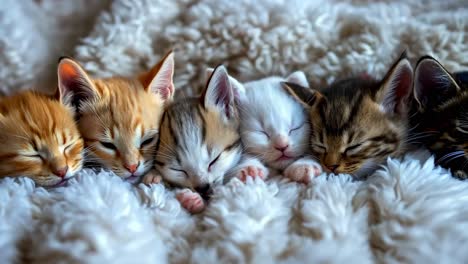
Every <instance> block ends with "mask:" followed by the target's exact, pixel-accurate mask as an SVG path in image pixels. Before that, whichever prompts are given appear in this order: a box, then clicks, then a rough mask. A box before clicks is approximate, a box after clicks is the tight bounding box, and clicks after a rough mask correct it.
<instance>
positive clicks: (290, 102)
mask: <svg viewBox="0 0 468 264" xmlns="http://www.w3.org/2000/svg"><path fill="white" fill-rule="evenodd" d="M230 80H231V83H232V84H233V86H234V87H235V89H236V90H237V91H239V93H240V100H239V104H238V105H239V109H240V116H241V123H240V132H241V137H242V143H243V145H244V147H245V150H246V151H247V153H249V154H250V155H252V156H255V157H259V158H260V160H261V161H262V162H263V163H265V164H266V165H267V166H268V167H270V168H273V169H277V170H280V171H283V173H284V175H285V176H286V177H288V178H290V179H292V180H294V181H298V182H304V183H307V182H309V181H310V178H311V177H314V176H317V175H319V174H320V173H321V172H322V170H321V167H320V164H318V163H317V162H315V161H314V159H312V158H311V157H304V154H305V153H306V151H307V150H308V148H307V140H308V136H309V129H310V127H309V122H308V120H307V114H306V112H305V109H304V107H303V106H302V105H301V104H300V103H298V102H297V101H296V100H294V98H293V97H292V96H290V95H289V94H288V93H287V92H286V91H285V89H284V88H283V87H282V85H281V83H282V82H289V83H295V84H298V85H302V86H304V87H308V86H309V84H308V82H307V79H306V77H305V75H304V73H303V72H300V71H298V72H294V73H292V74H291V75H289V76H288V77H287V78H286V79H285V78H281V77H268V78H264V79H261V80H257V81H252V82H247V83H245V84H244V85H242V84H240V83H239V82H238V81H237V80H235V79H234V78H233V77H230ZM255 168H257V170H256V169H255ZM258 169H260V171H258ZM238 173H240V178H241V179H245V177H246V176H251V177H256V176H259V175H258V174H259V173H261V175H260V177H261V178H263V179H264V178H266V176H267V175H268V169H267V168H262V166H261V164H259V163H258V161H257V160H256V159H250V160H249V162H245V163H244V164H243V167H241V168H240V171H239V172H238Z"/></svg>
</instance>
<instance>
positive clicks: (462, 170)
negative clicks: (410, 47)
mask: <svg viewBox="0 0 468 264" xmlns="http://www.w3.org/2000/svg"><path fill="white" fill-rule="evenodd" d="M467 76H468V73H466V72H465V73H457V74H454V75H452V74H450V73H449V72H448V71H447V70H446V69H445V68H444V67H443V66H442V65H441V64H440V63H439V62H438V61H437V60H435V59H434V58H432V57H430V56H424V57H422V58H421V59H420V60H419V61H418V63H417V64H416V69H415V75H414V98H415V102H416V106H417V108H418V109H417V111H416V114H415V115H413V118H411V121H412V126H413V127H414V131H412V135H411V138H413V139H415V140H418V141H419V142H421V143H423V144H424V145H425V146H426V147H427V148H429V149H430V150H431V151H432V152H433V153H435V154H436V158H437V160H436V161H437V162H438V163H439V164H441V165H442V166H444V167H447V168H450V169H451V170H452V172H453V173H454V175H455V176H456V177H458V178H461V179H466V178H468V115H467V113H466V110H465V109H468V89H467V88H468V80H467V79H466V77H467ZM463 78H464V79H463Z"/></svg>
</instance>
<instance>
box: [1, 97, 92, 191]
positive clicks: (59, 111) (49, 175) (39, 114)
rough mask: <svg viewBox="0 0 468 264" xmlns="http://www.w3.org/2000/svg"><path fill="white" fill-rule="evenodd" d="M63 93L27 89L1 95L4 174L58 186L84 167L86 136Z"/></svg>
mask: <svg viewBox="0 0 468 264" xmlns="http://www.w3.org/2000/svg"><path fill="white" fill-rule="evenodd" d="M59 97H60V94H59V93H57V98H52V97H48V96H46V95H42V94H39V93H36V92H33V91H27V92H22V93H20V94H17V95H13V96H11V97H4V98H2V99H0V146H1V148H0V177H6V176H11V177H17V176H27V177H30V178H31V179H33V180H34V181H35V182H36V184H38V185H42V186H55V185H59V184H61V183H63V182H65V181H66V180H67V179H69V178H71V177H72V176H73V175H74V174H75V173H76V172H77V171H79V170H80V169H81V167H82V163H83V155H82V151H83V140H82V139H81V137H80V134H79V132H78V129H77V127H76V124H75V121H74V120H73V111H72V109H70V108H69V107H67V106H65V105H63V104H62V103H61V102H60V100H58V98H59Z"/></svg>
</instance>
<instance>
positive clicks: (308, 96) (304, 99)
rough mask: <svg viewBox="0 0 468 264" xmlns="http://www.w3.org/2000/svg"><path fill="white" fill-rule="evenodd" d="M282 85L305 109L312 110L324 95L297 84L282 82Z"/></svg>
mask: <svg viewBox="0 0 468 264" xmlns="http://www.w3.org/2000/svg"><path fill="white" fill-rule="evenodd" d="M281 85H282V86H283V87H284V89H285V90H286V92H288V93H289V94H290V95H291V96H292V97H293V98H294V99H296V101H298V102H299V103H301V104H302V105H303V106H304V107H305V108H310V107H312V106H314V104H315V103H316V102H318V101H319V100H320V99H321V98H323V95H322V94H321V93H320V92H318V91H316V90H313V89H310V88H307V87H304V86H301V85H299V84H296V83H290V82H282V83H281Z"/></svg>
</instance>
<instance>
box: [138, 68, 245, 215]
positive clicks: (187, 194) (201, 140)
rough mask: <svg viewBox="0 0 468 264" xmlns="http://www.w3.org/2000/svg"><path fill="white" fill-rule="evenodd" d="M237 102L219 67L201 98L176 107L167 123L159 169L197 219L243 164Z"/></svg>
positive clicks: (169, 110) (167, 116)
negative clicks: (211, 196) (230, 174)
mask: <svg viewBox="0 0 468 264" xmlns="http://www.w3.org/2000/svg"><path fill="white" fill-rule="evenodd" d="M234 96H235V95H234V91H233V89H232V87H231V84H230V82H229V79H228V75H227V72H226V70H225V68H224V67H223V66H218V67H217V68H216V69H215V70H214V72H213V74H212V75H211V77H210V79H209V80H208V83H207V86H206V87H205V90H204V92H203V93H202V95H201V96H200V98H185V99H181V100H179V101H176V102H174V103H173V104H171V105H170V106H168V108H167V109H166V111H165V113H164V116H163V118H162V121H161V130H160V131H161V132H160V142H159V146H158V150H157V152H156V158H155V160H156V161H155V163H156V168H157V170H158V171H159V172H160V173H161V175H162V178H163V179H164V180H165V181H166V182H167V183H169V184H171V185H173V186H174V187H178V188H179V189H178V190H177V199H178V200H179V201H180V203H181V204H182V206H183V207H184V208H186V209H187V210H188V211H190V212H192V213H198V212H200V211H202V210H203V209H204V207H205V204H204V201H203V198H207V197H208V196H209V194H210V192H211V190H212V187H213V186H214V185H217V184H222V183H223V181H224V180H225V175H226V174H227V173H228V171H229V170H230V169H232V168H233V167H234V166H235V165H236V164H237V163H238V162H239V160H240V158H241V153H242V145H241V140H240V136H239V132H238V128H239V118H238V113H237V109H236V108H235V98H234ZM145 178H146V177H145ZM145 183H151V179H149V180H146V179H145ZM202 197H203V198H202Z"/></svg>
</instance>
